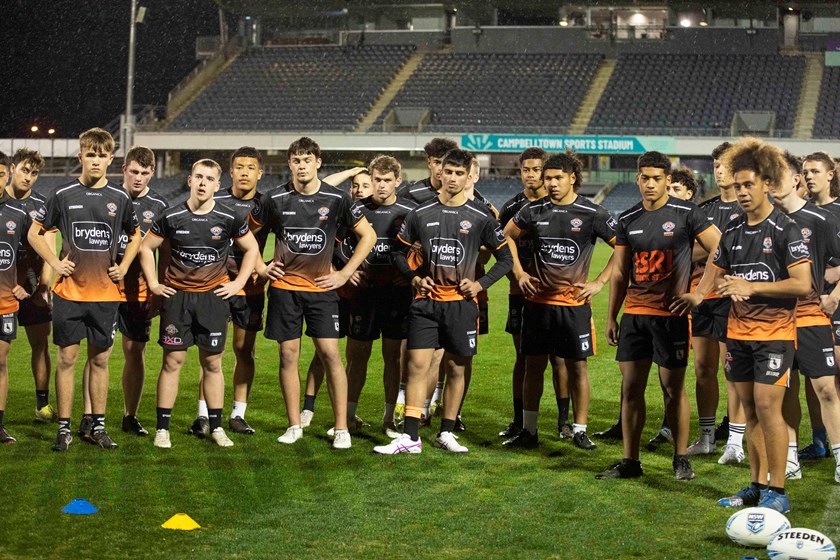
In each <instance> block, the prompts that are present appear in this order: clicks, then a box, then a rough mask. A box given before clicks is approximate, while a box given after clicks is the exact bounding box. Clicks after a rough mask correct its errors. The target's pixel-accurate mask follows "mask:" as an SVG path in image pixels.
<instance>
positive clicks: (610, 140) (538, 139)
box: [461, 134, 674, 154]
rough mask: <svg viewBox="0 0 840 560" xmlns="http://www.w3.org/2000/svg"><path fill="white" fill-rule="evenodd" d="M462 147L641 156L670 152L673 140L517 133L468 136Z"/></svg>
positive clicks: (464, 136) (502, 150)
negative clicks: (654, 151)
mask: <svg viewBox="0 0 840 560" xmlns="http://www.w3.org/2000/svg"><path fill="white" fill-rule="evenodd" d="M461 146H463V147H464V149H466V150H472V151H477V152H478V151H480V152H521V151H522V150H525V149H526V148H542V149H543V150H547V151H555V152H556V151H563V150H574V151H576V152H578V153H581V154H641V153H644V152H646V151H648V150H659V151H664V152H669V151H670V150H669V148H673V146H674V140H673V138H668V137H661V138H654V137H649V138H636V137H632V136H530V135H514V134H510V135H509V134H465V135H463V136H461Z"/></svg>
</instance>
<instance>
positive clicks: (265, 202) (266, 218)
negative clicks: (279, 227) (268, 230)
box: [246, 196, 274, 226]
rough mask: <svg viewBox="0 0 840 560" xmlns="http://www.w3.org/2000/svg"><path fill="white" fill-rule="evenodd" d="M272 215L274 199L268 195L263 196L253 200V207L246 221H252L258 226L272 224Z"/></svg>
mask: <svg viewBox="0 0 840 560" xmlns="http://www.w3.org/2000/svg"><path fill="white" fill-rule="evenodd" d="M273 216H274V200H273V199H272V198H269V197H268V196H263V197H261V198H260V199H259V200H256V201H254V207H253V208H251V212H250V213H249V214H248V220H246V221H247V222H250V221H252V222H254V223H255V224H256V225H258V226H265V225H267V224H269V225H271V224H272V218H273Z"/></svg>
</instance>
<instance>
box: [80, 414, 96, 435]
mask: <svg viewBox="0 0 840 560" xmlns="http://www.w3.org/2000/svg"><path fill="white" fill-rule="evenodd" d="M92 429H93V417H92V416H90V415H88V414H85V415H83V416H82V422H81V424H79V437H80V438H82V441H90V431H91V430H92Z"/></svg>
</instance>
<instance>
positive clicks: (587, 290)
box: [575, 280, 604, 303]
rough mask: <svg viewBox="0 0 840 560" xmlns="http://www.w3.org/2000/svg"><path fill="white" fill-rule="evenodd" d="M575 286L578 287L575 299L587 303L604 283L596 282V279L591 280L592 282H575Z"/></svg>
mask: <svg viewBox="0 0 840 560" xmlns="http://www.w3.org/2000/svg"><path fill="white" fill-rule="evenodd" d="M575 287H576V288H580V292H579V293H578V296H577V300H578V301H584V302H586V303H589V302H590V301H592V298H593V297H595V296H597V295H598V294H599V293H600V292H601V290H602V289H603V287H604V284H603V283H602V282H598V281H597V280H593V281H592V282H578V283H577V284H575Z"/></svg>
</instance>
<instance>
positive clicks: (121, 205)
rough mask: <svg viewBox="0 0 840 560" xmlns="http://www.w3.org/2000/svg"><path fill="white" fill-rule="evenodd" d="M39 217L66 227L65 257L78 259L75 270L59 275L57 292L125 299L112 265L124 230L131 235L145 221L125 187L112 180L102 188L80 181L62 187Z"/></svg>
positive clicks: (77, 297) (50, 227) (75, 297)
mask: <svg viewBox="0 0 840 560" xmlns="http://www.w3.org/2000/svg"><path fill="white" fill-rule="evenodd" d="M33 221H34V222H35V223H37V224H38V225H40V226H41V227H43V228H44V229H45V230H47V231H56V230H57V231H59V232H60V233H61V253H60V254H59V259H64V258H65V257H67V258H69V259H70V261H71V262H73V263H75V265H76V267H75V269H74V270H73V274H71V275H70V276H59V277H58V280H56V282H55V284H54V285H53V292H55V293H56V294H57V295H58V296H60V297H62V298H63V299H66V300H70V301H120V299H121V298H122V296H121V294H120V289H119V286H118V285H117V284H116V283H115V282H113V281H112V280H111V278H110V277H109V276H108V269H109V268H110V267H112V266H114V265H115V264H116V262H117V250H118V248H119V243H118V237H119V234H120V233H125V234H126V235H128V236H129V237H131V236H132V235H134V233H135V232H136V231H137V228H138V227H139V224H138V222H137V217H136V216H135V215H134V206H133V205H132V204H131V198H130V197H129V196H128V194H126V192H125V191H124V190H123V189H122V187H119V186H117V185H115V184H114V183H112V182H110V181H108V182H107V183H106V184H105V186H103V187H100V188H96V189H94V188H91V187H86V186H85V185H83V184H81V183H80V182H79V181H73V182H72V183H69V184H67V185H64V186H61V187H57V188H56V189H55V191H53V193H52V195H50V196H49V197H47V201H46V202H45V203H44V205H43V206H41V208H39V209H38V212H37V216H36V217H35V218H34V219H33Z"/></svg>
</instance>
